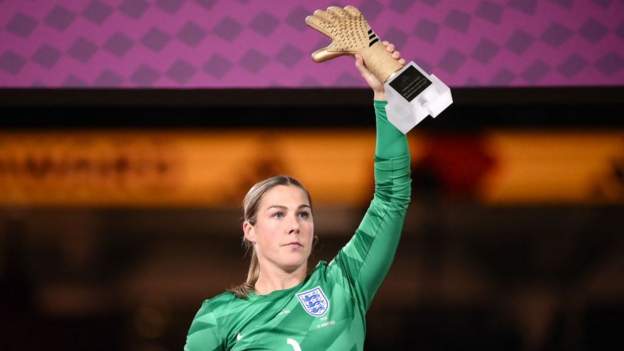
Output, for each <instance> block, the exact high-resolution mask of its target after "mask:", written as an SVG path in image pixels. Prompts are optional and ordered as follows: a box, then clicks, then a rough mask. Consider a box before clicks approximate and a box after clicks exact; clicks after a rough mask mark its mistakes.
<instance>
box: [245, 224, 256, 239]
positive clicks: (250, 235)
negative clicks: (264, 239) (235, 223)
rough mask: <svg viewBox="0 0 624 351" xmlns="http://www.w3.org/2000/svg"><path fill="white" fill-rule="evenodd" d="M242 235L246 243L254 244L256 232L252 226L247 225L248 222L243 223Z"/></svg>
mask: <svg viewBox="0 0 624 351" xmlns="http://www.w3.org/2000/svg"><path fill="white" fill-rule="evenodd" d="M243 234H244V237H245V239H247V241H250V242H252V243H255V242H256V230H255V228H254V226H253V225H252V224H251V223H249V221H244V222H243Z"/></svg>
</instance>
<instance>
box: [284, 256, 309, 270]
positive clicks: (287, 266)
mask: <svg viewBox="0 0 624 351" xmlns="http://www.w3.org/2000/svg"><path fill="white" fill-rule="evenodd" d="M307 261H308V260H307V258H298V259H293V260H287V261H283V262H282V264H281V266H282V267H283V269H284V270H285V271H288V272H294V271H296V270H297V269H299V268H300V267H301V266H303V265H305V264H306V263H307Z"/></svg>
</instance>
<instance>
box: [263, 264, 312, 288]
mask: <svg viewBox="0 0 624 351" xmlns="http://www.w3.org/2000/svg"><path fill="white" fill-rule="evenodd" d="M307 271H308V269H307V264H303V265H301V266H299V267H298V268H296V269H295V270H293V271H292V272H290V271H284V270H283V269H280V268H277V267H274V266H269V265H266V264H264V265H262V264H261V265H260V274H259V275H258V280H257V281H256V285H255V288H254V289H255V291H256V293H257V294H258V295H266V294H270V293H272V292H273V291H276V290H284V289H290V288H292V287H294V286H296V285H298V284H300V283H301V282H303V280H304V279H305V277H306V274H307Z"/></svg>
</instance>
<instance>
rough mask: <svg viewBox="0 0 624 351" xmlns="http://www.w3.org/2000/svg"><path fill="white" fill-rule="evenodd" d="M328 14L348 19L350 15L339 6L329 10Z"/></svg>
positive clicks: (331, 7)
mask: <svg viewBox="0 0 624 351" xmlns="http://www.w3.org/2000/svg"><path fill="white" fill-rule="evenodd" d="M327 12H329V13H331V14H333V15H335V16H336V17H347V16H348V15H349V14H348V13H347V11H345V10H343V9H342V8H340V7H338V6H330V7H328V8H327Z"/></svg>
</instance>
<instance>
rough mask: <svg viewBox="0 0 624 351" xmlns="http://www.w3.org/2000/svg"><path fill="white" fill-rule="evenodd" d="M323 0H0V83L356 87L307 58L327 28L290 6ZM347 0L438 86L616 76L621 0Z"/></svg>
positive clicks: (621, 64) (613, 80)
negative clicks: (309, 22) (437, 79)
mask: <svg viewBox="0 0 624 351" xmlns="http://www.w3.org/2000/svg"><path fill="white" fill-rule="evenodd" d="M335 3H337V2H335V1H316V2H310V1H300V2H296V1H260V0H238V1H235V0H230V1H225V0H201V1H200V0H197V1H191V0H186V1H185V0H116V1H103V0H95V1H17V0H12V1H9V0H0V8H1V9H2V11H0V26H1V27H0V86H3V87H30V86H44V87H64V86H71V87H76V86H89V87H90V86H98V87H210V88H222V87H320V86H327V87H336V86H345V87H347V86H348V87H353V86H362V85H363V82H362V81H361V79H360V77H359V76H358V74H357V72H356V71H355V69H354V68H353V67H352V60H351V59H349V58H345V57H342V58H338V59H336V60H333V61H329V62H326V63H323V64H316V63H314V62H312V60H311V59H310V57H309V54H310V53H311V52H312V51H314V50H315V49H317V48H320V47H321V46H324V45H326V44H328V43H329V39H327V38H325V37H324V36H323V35H321V34H320V33H318V32H316V31H315V30H312V29H310V28H308V27H307V26H306V25H305V24H304V17H305V16H306V15H308V14H310V13H311V12H312V11H313V10H314V9H316V8H325V7H327V6H328V5H331V4H335ZM353 3H354V4H355V5H356V6H358V7H359V8H360V9H361V10H362V12H364V14H365V15H366V17H367V19H368V20H369V22H370V23H371V26H372V27H373V29H375V31H376V32H377V33H378V34H379V35H380V36H381V37H382V38H384V39H388V40H391V41H393V42H395V43H396V44H397V45H398V46H399V47H400V49H401V52H402V53H403V56H404V57H406V58H409V59H414V60H415V61H416V62H417V63H419V64H421V65H422V66H423V67H425V68H426V69H427V70H430V71H431V72H433V73H435V74H436V75H437V76H438V77H440V78H442V79H443V80H444V81H446V82H448V83H449V84H450V85H452V86H553V85H562V86H575V85H623V84H624V1H622V0H612V1H609V0H594V1H591V0H542V1H537V0H491V1H486V0H483V1H478V0H466V1H451V0H421V1H408V0H360V1H354V2H353ZM338 4H340V5H344V4H342V3H338Z"/></svg>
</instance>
